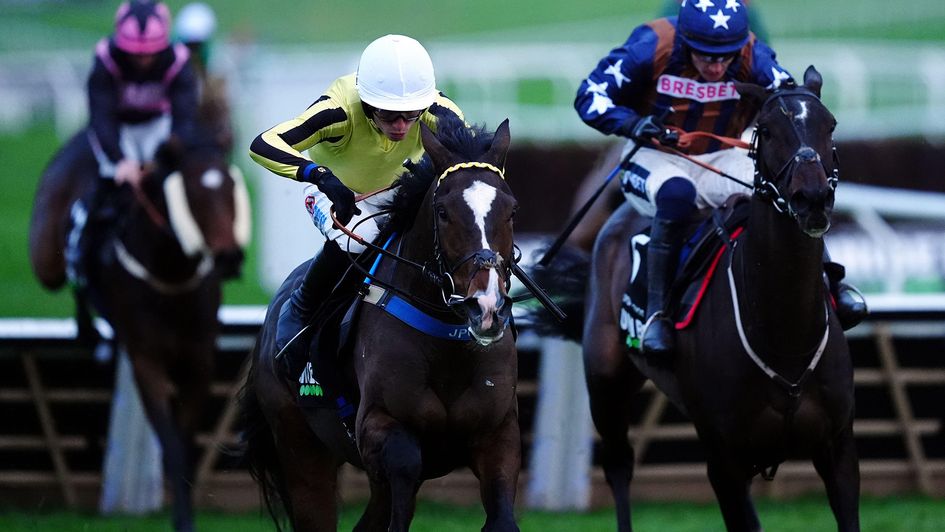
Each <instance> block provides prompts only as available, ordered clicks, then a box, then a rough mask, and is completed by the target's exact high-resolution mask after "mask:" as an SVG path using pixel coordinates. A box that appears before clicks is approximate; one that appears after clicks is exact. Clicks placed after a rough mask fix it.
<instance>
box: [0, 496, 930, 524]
mask: <svg viewBox="0 0 945 532" xmlns="http://www.w3.org/2000/svg"><path fill="white" fill-rule="evenodd" d="M758 508H759V514H760V516H761V521H762V523H763V524H766V525H767V526H766V529H767V530H771V531H774V532H811V531H821V530H824V531H827V530H835V529H836V525H835V524H834V521H833V516H832V515H831V514H830V511H829V509H828V508H827V504H826V501H825V500H823V499H822V498H819V497H806V498H802V499H799V500H793V501H790V502H776V501H760V502H759V503H758ZM359 515H360V507H354V506H351V507H347V508H346V509H345V511H344V512H343V514H342V516H341V523H340V526H339V530H350V529H351V528H352V527H353V526H354V524H355V522H356V521H357V518H358V516H359ZM169 519H170V518H169V516H168V515H167V514H164V513H161V514H156V515H152V516H149V517H107V518H106V517H99V516H94V515H87V514H78V513H67V512H60V513H48V514H47V513H29V514H27V513H16V512H6V513H0V529H2V530H4V531H5V532H34V531H47V530H55V531H56V532H92V531H94V532H124V531H135V532H152V531H153V532H158V531H165V530H167V528H168V523H169ZM483 519H484V514H483V512H482V510H481V509H480V508H479V507H454V506H447V505H442V504H434V503H421V504H420V505H419V508H418V510H417V514H416V518H415V519H414V522H413V526H412V527H411V530H413V531H414V532H453V531H456V532H459V531H469V530H478V529H479V528H480V527H481V526H482V523H483ZM861 520H862V529H863V531H864V532H933V531H934V532H940V531H941V530H943V529H945V502H943V501H941V500H934V499H928V498H922V497H903V498H882V499H877V498H865V499H864V500H863V501H862V508H861ZM634 522H635V524H636V525H637V528H638V529H639V530H659V531H668V532H716V531H718V532H721V531H723V530H724V527H723V526H722V518H721V515H720V514H719V511H718V509H717V507H716V506H715V504H684V503H640V504H637V505H635V506H634ZM518 523H519V526H520V527H521V529H522V532H565V531H567V532H573V531H598V530H600V531H610V530H613V528H614V518H613V513H612V510H611V509H609V508H608V509H600V510H595V511H592V512H587V513H551V512H536V511H528V512H525V511H520V512H519V515H518ZM197 524H198V526H199V527H200V530H201V531H202V532H223V531H226V532H257V531H258V532H262V531H271V530H274V528H273V526H272V524H271V523H270V521H269V520H268V519H267V518H265V517H263V516H261V515H260V514H259V513H258V512H253V513H249V514H243V515H238V514H237V515H234V514H220V513H210V512H202V513H200V514H199V515H198V517H197Z"/></svg>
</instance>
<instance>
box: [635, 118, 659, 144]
mask: <svg viewBox="0 0 945 532" xmlns="http://www.w3.org/2000/svg"><path fill="white" fill-rule="evenodd" d="M665 133H666V126H664V125H663V121H662V120H660V117H658V116H656V115H646V116H641V117H640V118H638V119H637V121H636V122H634V124H633V126H632V127H631V128H630V138H632V139H633V140H635V141H637V142H643V143H646V144H649V143H650V139H652V138H656V139H660V138H661V137H663V135H665Z"/></svg>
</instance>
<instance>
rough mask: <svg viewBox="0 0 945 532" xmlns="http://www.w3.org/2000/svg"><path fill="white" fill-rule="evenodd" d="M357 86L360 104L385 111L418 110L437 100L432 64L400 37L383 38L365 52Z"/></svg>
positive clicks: (416, 44)
mask: <svg viewBox="0 0 945 532" xmlns="http://www.w3.org/2000/svg"><path fill="white" fill-rule="evenodd" d="M357 86H358V96H360V97H361V101H362V102H364V103H366V104H368V105H370V106H372V107H376V108H378V109H383V110H385V111H419V110H420V109H426V108H427V107H430V106H431V105H433V102H434V101H435V100H436V80H435V79H434V77H433V61H431V60H430V56H429V54H427V51H426V50H425V49H424V48H423V45H421V44H420V43H419V42H417V41H416V40H414V39H411V38H410V37H405V36H403V35H385V36H383V37H381V38H380V39H377V40H375V41H374V42H372V43H371V44H369V45H368V47H367V48H365V49H364V52H363V53H362V54H361V61H360V63H358V76H357Z"/></svg>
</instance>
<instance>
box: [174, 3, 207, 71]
mask: <svg viewBox="0 0 945 532" xmlns="http://www.w3.org/2000/svg"><path fill="white" fill-rule="evenodd" d="M216 29H217V16H216V15H215V14H214V12H213V8H211V7H210V6H208V5H207V4H205V3H203V2H193V3H190V4H187V5H185V6H184V7H182V8H181V9H180V11H178V12H177V17H176V18H175V19H174V32H175V34H176V36H177V38H178V39H179V40H180V42H182V43H184V45H185V46H187V48H188V49H189V50H190V61H191V64H193V66H194V70H195V71H196V72H197V76H198V77H200V78H201V79H205V78H206V77H207V64H208V63H209V61H210V46H211V42H212V40H213V34H214V32H215V31H216Z"/></svg>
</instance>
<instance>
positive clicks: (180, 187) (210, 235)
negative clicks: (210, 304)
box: [156, 131, 251, 279]
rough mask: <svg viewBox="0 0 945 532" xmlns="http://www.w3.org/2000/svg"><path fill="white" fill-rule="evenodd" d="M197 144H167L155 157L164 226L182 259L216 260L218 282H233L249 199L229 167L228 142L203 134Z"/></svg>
mask: <svg viewBox="0 0 945 532" xmlns="http://www.w3.org/2000/svg"><path fill="white" fill-rule="evenodd" d="M198 133H199V131H198ZM207 135H209V136H199V137H196V138H199V139H201V140H200V141H199V142H191V143H187V144H185V143H183V142H180V141H179V140H177V139H173V140H171V141H168V142H167V143H165V145H164V146H162V148H161V149H160V150H159V152H158V155H157V157H156V162H157V165H158V171H157V172H156V175H158V176H160V175H163V176H165V177H164V178H163V180H162V184H163V196H164V200H165V202H166V207H167V223H168V225H169V226H170V228H171V229H172V230H173V232H174V235H175V236H176V237H177V240H178V242H179V243H180V247H181V249H182V250H183V251H184V253H185V254H186V255H188V256H191V257H197V256H201V255H202V256H205V257H211V258H213V260H214V265H215V269H216V271H217V273H218V274H219V275H220V276H221V277H222V278H224V279H225V278H232V277H236V276H238V275H239V273H240V267H241V265H242V262H243V248H244V247H245V246H246V244H247V243H248V242H249V237H250V223H251V222H250V208H249V195H248V193H247V190H246V185H245V183H244V180H243V176H242V173H241V172H240V171H239V169H238V168H236V167H235V166H231V165H230V164H229V162H228V161H227V153H228V150H227V144H226V143H227V142H229V137H227V136H218V135H217V134H216V132H207Z"/></svg>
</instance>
